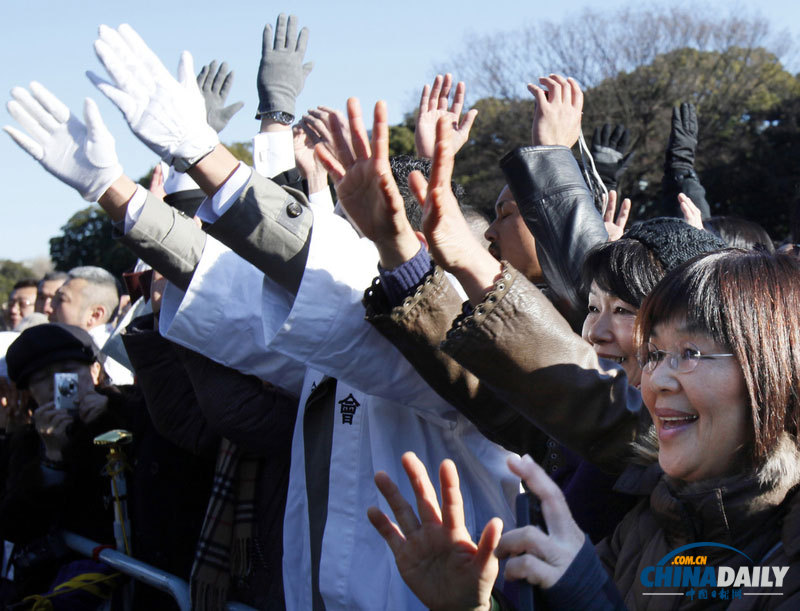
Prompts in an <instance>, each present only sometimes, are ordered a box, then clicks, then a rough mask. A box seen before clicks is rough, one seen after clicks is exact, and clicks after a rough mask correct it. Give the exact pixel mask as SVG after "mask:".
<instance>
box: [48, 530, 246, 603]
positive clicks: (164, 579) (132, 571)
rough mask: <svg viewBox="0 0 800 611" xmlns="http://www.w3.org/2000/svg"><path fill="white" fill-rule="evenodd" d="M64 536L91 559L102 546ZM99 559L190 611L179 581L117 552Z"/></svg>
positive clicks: (72, 535) (186, 586)
mask: <svg viewBox="0 0 800 611" xmlns="http://www.w3.org/2000/svg"><path fill="white" fill-rule="evenodd" d="M61 535H62V537H63V538H64V543H65V544H66V545H67V547H68V548H70V549H71V550H74V551H76V552H78V553H79V554H83V555H84V556H87V557H89V558H92V557H93V556H94V550H95V549H97V548H98V547H99V546H100V544H99V543H96V542H94V541H92V540H90V539H87V538H86V537H82V536H80V535H76V534H75V533H72V532H69V531H66V530H65V531H61ZM97 557H98V558H99V559H100V560H102V561H103V562H105V563H106V564H107V565H108V566H110V567H112V568H114V569H116V570H118V571H119V572H120V573H124V574H126V575H130V576H131V577H133V578H134V579H136V580H137V581H141V582H143V583H146V584H147V585H150V586H153V587H154V588H157V589H159V590H161V591H162V592H166V593H167V594H169V595H170V596H172V598H174V599H175V602H177V603H178V607H179V608H180V611H190V610H191V608H192V599H191V596H190V594H189V584H188V583H186V581H184V580H183V579H181V578H180V577H176V576H175V575H172V574H170V573H167V572H166V571H162V570H161V569H157V568H156V567H154V566H151V565H149V564H147V563H145V562H142V561H141V560H136V558H131V557H130V556H127V555H125V554H123V553H121V552H118V551H117V550H114V549H108V548H106V549H104V550H102V551H101V552H100V553H99V554H98V555H97ZM226 608H227V609H228V611H256V609H253V608H252V607H248V606H247V605H243V604H242V603H237V602H228V603H227V604H226Z"/></svg>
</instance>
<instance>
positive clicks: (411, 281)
mask: <svg viewBox="0 0 800 611" xmlns="http://www.w3.org/2000/svg"><path fill="white" fill-rule="evenodd" d="M378 272H379V273H380V277H381V285H382V286H383V291H384V293H385V294H386V298H387V299H388V300H389V305H390V306H391V307H395V306H398V305H400V304H401V303H403V299H405V298H406V297H408V296H409V295H411V294H412V293H413V292H414V291H415V290H416V288H417V287H418V286H419V285H420V284H422V282H423V280H425V277H426V276H427V275H428V274H430V273H432V272H433V260H432V259H431V256H430V255H429V254H428V251H427V250H426V249H425V248H424V247H423V246H422V245H420V248H419V251H417V254H415V255H414V256H413V257H411V258H410V259H409V260H408V261H406V262H405V263H403V264H402V265H400V266H399V267H395V268H394V269H384V268H383V267H381V266H380V264H378Z"/></svg>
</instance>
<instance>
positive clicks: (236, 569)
mask: <svg viewBox="0 0 800 611" xmlns="http://www.w3.org/2000/svg"><path fill="white" fill-rule="evenodd" d="M259 466H260V461H259V459H258V457H256V456H253V455H251V454H249V453H247V452H245V451H244V450H241V449H240V448H239V447H238V446H237V445H236V444H235V443H233V442H231V441H229V440H227V439H225V438H223V439H222V441H221V442H220V446H219V452H218V454H217V464H216V467H215V471H214V487H213V488H212V490H211V498H210V499H209V502H208V509H206V517H205V519H204V520H203V529H202V531H201V533H200V539H199V540H198V542H197V550H196V551H195V557H194V565H193V566H192V574H191V578H190V583H191V593H192V608H193V609H197V610H198V611H221V610H223V609H225V603H226V601H227V599H228V589H229V587H230V581H231V577H232V576H233V577H245V576H247V575H248V574H249V573H250V570H251V568H252V566H251V554H250V549H251V546H252V545H253V536H254V520H255V506H254V500H255V494H256V478H257V477H258V471H259Z"/></svg>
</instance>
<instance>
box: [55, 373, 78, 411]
mask: <svg viewBox="0 0 800 611" xmlns="http://www.w3.org/2000/svg"><path fill="white" fill-rule="evenodd" d="M53 403H54V404H55V407H56V409H65V410H68V411H69V412H70V413H71V414H72V415H73V416H74V415H77V413H78V374H77V373H54V374H53Z"/></svg>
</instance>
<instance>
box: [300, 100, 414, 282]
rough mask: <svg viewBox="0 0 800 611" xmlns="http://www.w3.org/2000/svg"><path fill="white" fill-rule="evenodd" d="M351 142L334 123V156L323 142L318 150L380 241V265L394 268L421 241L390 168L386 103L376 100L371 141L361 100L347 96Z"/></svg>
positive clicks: (359, 221) (353, 213) (358, 220)
mask: <svg viewBox="0 0 800 611" xmlns="http://www.w3.org/2000/svg"><path fill="white" fill-rule="evenodd" d="M347 115H348V119H349V125H350V138H351V139H352V141H351V142H348V141H347V137H346V134H345V132H344V130H343V129H342V127H341V126H340V125H339V122H338V121H334V122H333V123H334V124H333V138H334V141H335V146H336V153H335V155H334V154H333V153H331V151H330V149H328V148H327V146H325V145H324V144H317V146H316V149H315V150H316V153H317V156H318V157H319V159H320V161H321V162H322V163H323V165H324V166H325V169H326V170H327V171H328V174H329V175H330V176H331V178H332V179H333V184H334V186H335V187H336V195H337V197H338V198H339V203H341V205H342V207H343V208H344V209H345V211H346V212H347V214H348V216H349V217H350V219H351V220H352V221H353V222H354V223H355V224H356V226H357V227H358V228H359V229H360V230H361V232H362V233H363V234H364V235H365V236H366V237H367V238H369V239H370V240H372V241H373V242H375V245H376V247H377V248H378V252H379V254H380V258H381V265H383V266H384V267H386V268H389V269H391V268H394V267H397V266H398V265H400V264H402V263H403V262H405V261H407V260H408V259H410V258H411V257H413V256H414V255H415V254H416V253H417V251H419V248H420V245H419V240H418V239H417V237H416V235H415V234H414V230H413V229H412V228H411V225H410V224H409V222H408V218H407V217H406V209H405V204H404V202H403V198H402V197H401V196H400V192H399V191H398V189H397V184H396V183H395V181H394V177H393V176H392V170H391V167H390V166H389V123H388V117H387V112H386V103H385V102H382V101H381V102H378V103H377V104H375V114H374V121H373V124H372V145H371V146H370V141H369V139H368V137H367V131H366V129H365V128H364V122H363V120H362V116H361V105H360V104H359V102H358V100H357V99H356V98H350V99H349V100H347Z"/></svg>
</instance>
